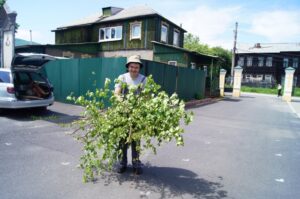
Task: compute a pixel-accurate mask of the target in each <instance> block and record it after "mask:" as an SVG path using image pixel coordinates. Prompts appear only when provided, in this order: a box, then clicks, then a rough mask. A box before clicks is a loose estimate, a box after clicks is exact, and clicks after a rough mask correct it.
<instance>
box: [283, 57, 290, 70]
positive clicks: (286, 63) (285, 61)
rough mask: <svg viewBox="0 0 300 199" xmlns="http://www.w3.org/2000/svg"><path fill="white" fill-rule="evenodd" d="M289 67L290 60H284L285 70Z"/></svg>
mask: <svg viewBox="0 0 300 199" xmlns="http://www.w3.org/2000/svg"><path fill="white" fill-rule="evenodd" d="M287 67H289V58H286V57H285V58H283V68H287Z"/></svg>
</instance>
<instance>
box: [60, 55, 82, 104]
mask: <svg viewBox="0 0 300 199" xmlns="http://www.w3.org/2000/svg"><path fill="white" fill-rule="evenodd" d="M78 69H79V59H68V60H61V61H60V70H61V85H60V87H61V94H60V101H62V102H67V99H66V98H67V97H68V96H69V95H70V94H73V95H75V96H78V95H79V70H78Z"/></svg>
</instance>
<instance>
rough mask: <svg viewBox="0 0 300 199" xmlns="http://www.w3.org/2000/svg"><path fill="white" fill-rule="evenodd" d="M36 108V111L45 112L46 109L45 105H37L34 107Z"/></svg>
mask: <svg viewBox="0 0 300 199" xmlns="http://www.w3.org/2000/svg"><path fill="white" fill-rule="evenodd" d="M36 110H37V111H38V112H46V111H47V106H42V107H38V108H36Z"/></svg>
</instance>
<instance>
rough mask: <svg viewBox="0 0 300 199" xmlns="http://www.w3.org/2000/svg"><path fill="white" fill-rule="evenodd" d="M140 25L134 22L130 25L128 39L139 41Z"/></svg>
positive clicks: (140, 35)
mask: <svg viewBox="0 0 300 199" xmlns="http://www.w3.org/2000/svg"><path fill="white" fill-rule="evenodd" d="M141 30H142V23H141V22H135V23H132V24H130V39H141V37H142V34H141Z"/></svg>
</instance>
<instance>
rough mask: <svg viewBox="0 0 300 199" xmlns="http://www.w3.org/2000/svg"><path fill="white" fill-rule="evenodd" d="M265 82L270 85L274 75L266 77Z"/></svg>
mask: <svg viewBox="0 0 300 199" xmlns="http://www.w3.org/2000/svg"><path fill="white" fill-rule="evenodd" d="M265 81H266V82H268V83H271V82H272V75H265Z"/></svg>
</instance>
